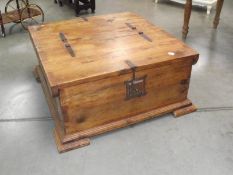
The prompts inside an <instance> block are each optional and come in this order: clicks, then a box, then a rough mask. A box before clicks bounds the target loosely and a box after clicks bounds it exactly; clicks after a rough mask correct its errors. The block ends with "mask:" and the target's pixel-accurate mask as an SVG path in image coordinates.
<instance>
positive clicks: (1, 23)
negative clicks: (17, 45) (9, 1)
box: [0, 10, 6, 37]
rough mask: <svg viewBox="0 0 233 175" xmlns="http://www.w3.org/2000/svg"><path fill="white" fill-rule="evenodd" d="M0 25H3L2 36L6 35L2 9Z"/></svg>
mask: <svg viewBox="0 0 233 175" xmlns="http://www.w3.org/2000/svg"><path fill="white" fill-rule="evenodd" d="M0 25H1V30H2V36H3V37H5V36H6V32H5V27H4V24H3V18H2V13H1V10H0Z"/></svg>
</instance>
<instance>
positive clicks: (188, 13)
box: [182, 0, 192, 38]
mask: <svg viewBox="0 0 233 175" xmlns="http://www.w3.org/2000/svg"><path fill="white" fill-rule="evenodd" d="M191 11H192V0H186V4H185V10H184V25H183V32H182V33H183V38H186V37H187V34H188V30H189V20H190V16H191Z"/></svg>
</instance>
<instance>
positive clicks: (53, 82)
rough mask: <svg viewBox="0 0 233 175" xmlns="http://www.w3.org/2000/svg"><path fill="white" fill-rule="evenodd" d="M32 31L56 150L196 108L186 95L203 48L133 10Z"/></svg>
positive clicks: (37, 72)
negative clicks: (193, 69) (126, 127)
mask: <svg viewBox="0 0 233 175" xmlns="http://www.w3.org/2000/svg"><path fill="white" fill-rule="evenodd" d="M29 32H30V36H31V39H32V43H33V45H34V48H35V51H36V53H37V56H38V61H39V65H38V66H36V68H35V71H34V72H35V76H36V77H37V79H38V80H40V81H41V84H42V87H43V90H44V93H45V95H46V99H47V101H48V105H49V108H50V111H51V114H52V116H53V118H54V121H55V125H56V127H55V132H54V135H55V139H56V143H57V147H58V151H59V152H64V151H67V150H71V149H74V148H78V147H81V146H85V145H88V144H89V143H90V140H89V138H90V137H91V136H94V135H98V134H101V133H104V132H107V131H111V130H113V129H117V128H121V127H125V126H128V125H131V124H135V123H138V122H141V121H143V120H146V119H150V118H153V117H156V116H160V115H162V114H165V113H170V112H173V114H174V115H175V116H181V115H183V114H186V113H189V112H193V111H195V109H196V108H195V107H194V105H193V104H192V103H191V101H190V100H188V99H187V94H188V89H189V82H190V76H191V70H192V65H193V64H195V63H196V62H197V60H198V53H197V52H196V51H194V50H193V49H191V48H190V47H188V46H187V45H185V44H184V43H183V42H181V41H179V40H178V39H176V38H174V37H172V36H171V35H170V34H168V33H166V32H165V31H163V30H161V29H160V28H158V27H156V26H154V25H152V24H151V23H149V22H148V21H146V20H144V19H143V18H142V17H140V16H138V15H136V14H133V13H119V14H111V15H103V16H94V17H89V18H77V19H73V20H68V21H62V22H56V23H51V24H45V25H41V26H34V27H31V28H30V29H29Z"/></svg>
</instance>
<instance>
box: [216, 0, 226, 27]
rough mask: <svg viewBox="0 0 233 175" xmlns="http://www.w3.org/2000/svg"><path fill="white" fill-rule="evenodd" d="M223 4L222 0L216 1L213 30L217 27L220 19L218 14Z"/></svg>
mask: <svg viewBox="0 0 233 175" xmlns="http://www.w3.org/2000/svg"><path fill="white" fill-rule="evenodd" d="M223 2H224V0H218V1H217V7H216V14H215V18H214V28H215V29H216V28H217V27H218V24H219V19H220V14H221V11H222V6H223Z"/></svg>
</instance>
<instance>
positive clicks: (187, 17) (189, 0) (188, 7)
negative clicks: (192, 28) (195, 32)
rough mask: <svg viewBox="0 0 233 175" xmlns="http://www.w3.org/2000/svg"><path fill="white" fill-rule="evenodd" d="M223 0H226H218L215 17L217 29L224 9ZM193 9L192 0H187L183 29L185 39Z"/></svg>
mask: <svg viewBox="0 0 233 175" xmlns="http://www.w3.org/2000/svg"><path fill="white" fill-rule="evenodd" d="M223 2H224V0H218V1H217V8H216V14H215V18H214V28H215V29H216V28H217V27H218V24H219V19H220V13H221V11H222V6H223ZM191 11H192V0H186V4H185V10H184V25H183V31H182V33H183V38H184V39H185V38H186V37H187V34H188V29H189V20H190V16H191Z"/></svg>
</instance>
